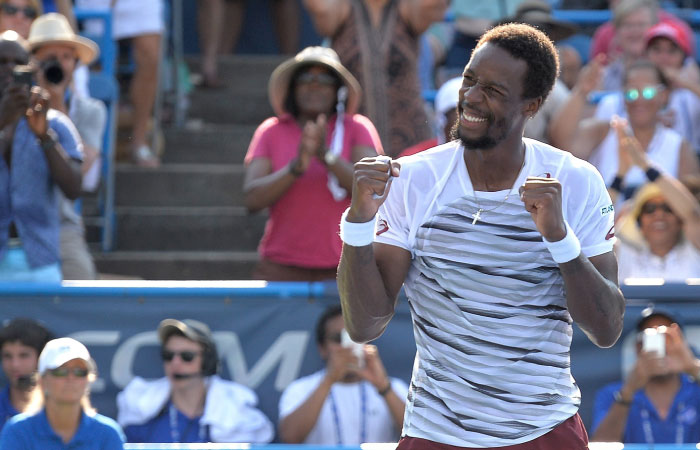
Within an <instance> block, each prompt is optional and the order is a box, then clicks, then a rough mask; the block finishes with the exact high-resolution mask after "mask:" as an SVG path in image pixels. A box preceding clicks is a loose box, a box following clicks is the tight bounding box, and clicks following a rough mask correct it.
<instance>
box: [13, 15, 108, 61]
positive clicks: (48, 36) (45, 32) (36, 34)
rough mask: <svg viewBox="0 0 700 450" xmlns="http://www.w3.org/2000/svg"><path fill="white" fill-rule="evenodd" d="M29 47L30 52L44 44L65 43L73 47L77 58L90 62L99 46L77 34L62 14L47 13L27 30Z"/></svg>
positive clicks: (96, 53)
mask: <svg viewBox="0 0 700 450" xmlns="http://www.w3.org/2000/svg"><path fill="white" fill-rule="evenodd" d="M27 41H29V47H30V48H31V50H32V52H34V51H36V50H37V48H39V47H41V46H42V45H44V44H65V45H69V46H71V47H73V48H74V49H75V52H76V53H77V54H78V59H80V61H81V62H82V63H84V64H90V63H91V62H92V61H93V60H94V59H95V58H96V57H97V55H98V54H99V52H100V51H99V48H98V47H97V44H95V43H94V42H93V41H91V40H90V39H87V38H84V37H82V36H79V35H77V34H75V33H74V32H73V28H72V27H71V26H70V24H69V23H68V19H66V18H65V17H64V16H63V15H62V14H58V13H48V14H44V15H43V16H39V17H38V18H37V19H36V20H35V21H34V22H33V23H32V27H31V28H30V30H29V39H27Z"/></svg>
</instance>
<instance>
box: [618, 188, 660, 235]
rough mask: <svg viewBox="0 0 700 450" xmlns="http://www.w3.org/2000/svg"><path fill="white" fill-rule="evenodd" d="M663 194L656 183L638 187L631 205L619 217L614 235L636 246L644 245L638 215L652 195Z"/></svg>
mask: <svg viewBox="0 0 700 450" xmlns="http://www.w3.org/2000/svg"><path fill="white" fill-rule="evenodd" d="M660 195H664V194H663V192H662V191H661V188H659V186H658V185H657V184H656V183H646V184H645V185H644V186H642V187H641V188H639V190H638V191H637V193H636V194H635V195H634V197H632V199H631V200H630V202H631V205H632V206H631V207H630V208H629V211H628V212H627V214H625V216H624V217H623V218H622V219H620V220H621V223H620V227H619V230H618V231H616V233H615V234H616V235H617V236H618V237H619V238H620V239H622V240H623V241H625V242H627V243H629V244H632V245H634V246H636V247H640V248H641V247H645V246H646V243H645V240H644V236H643V235H642V230H641V229H640V228H639V223H638V219H639V215H640V214H641V213H642V206H644V204H645V203H646V202H648V201H649V200H651V199H652V198H654V197H658V196H660Z"/></svg>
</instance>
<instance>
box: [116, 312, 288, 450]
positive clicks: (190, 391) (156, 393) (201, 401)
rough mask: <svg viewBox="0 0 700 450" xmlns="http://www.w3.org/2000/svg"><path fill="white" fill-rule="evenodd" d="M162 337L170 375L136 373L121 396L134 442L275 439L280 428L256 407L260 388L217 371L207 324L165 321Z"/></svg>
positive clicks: (257, 441) (125, 421)
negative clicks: (154, 377)
mask: <svg viewBox="0 0 700 450" xmlns="http://www.w3.org/2000/svg"><path fill="white" fill-rule="evenodd" d="M158 337H159V338H160V343H161V356H162V358H163V366H164V367H163V368H164V371H165V377H163V378H160V379H157V380H144V379H143V378H141V377H136V378H134V379H133V380H131V382H130V383H129V384H128V385H127V386H126V388H125V389H124V390H123V391H122V392H120V393H119V395H118V396H117V406H118V408H119V415H118V417H117V419H118V421H119V424H120V425H121V426H123V427H124V432H125V433H126V436H127V439H128V441H129V442H250V443H254V444H262V443H267V442H270V441H271V440H272V438H273V437H274V434H275V433H274V428H273V426H272V423H271V422H270V420H269V419H268V418H267V417H265V415H264V414H263V413H262V411H260V410H259V409H257V408H256V405H257V402H258V397H257V395H255V392H254V391H253V390H252V389H250V388H248V387H246V386H243V385H241V384H238V383H236V382H233V381H228V380H224V379H222V378H220V377H219V376H217V375H216V372H217V369H218V356H217V355H218V354H217V351H216V345H215V343H214V339H213V337H212V334H211V331H210V330H209V327H208V326H207V325H206V324H204V323H202V322H199V321H196V320H191V319H185V320H182V321H180V320H176V319H165V320H163V321H162V322H161V323H160V326H159V327H158Z"/></svg>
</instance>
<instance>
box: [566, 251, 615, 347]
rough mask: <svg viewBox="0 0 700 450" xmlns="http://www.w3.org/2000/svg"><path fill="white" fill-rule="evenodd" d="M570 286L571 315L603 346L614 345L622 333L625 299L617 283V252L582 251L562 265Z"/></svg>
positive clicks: (567, 285) (567, 295) (567, 286)
mask: <svg viewBox="0 0 700 450" xmlns="http://www.w3.org/2000/svg"><path fill="white" fill-rule="evenodd" d="M559 269H560V270H561V274H562V277H563V278H564V285H565V287H566V304H567V307H568V309H569V314H571V318H572V319H573V320H574V322H576V323H577V324H578V326H579V327H580V328H581V330H583V332H584V333H586V335H587V336H588V338H589V339H590V340H591V341H592V342H593V343H594V344H595V345H597V346H599V347H611V346H613V345H614V344H615V342H617V339H618V338H619V337H620V334H621V333H622V325H623V323H622V318H623V315H624V312H625V299H624V297H623V296H622V292H621V291H620V288H619V287H618V284H617V260H616V259H615V255H614V254H613V252H608V253H603V254H602V255H598V256H593V257H591V258H590V259H589V258H586V257H585V256H584V255H583V254H580V255H579V256H578V258H575V259H574V260H572V261H569V262H566V263H563V264H559Z"/></svg>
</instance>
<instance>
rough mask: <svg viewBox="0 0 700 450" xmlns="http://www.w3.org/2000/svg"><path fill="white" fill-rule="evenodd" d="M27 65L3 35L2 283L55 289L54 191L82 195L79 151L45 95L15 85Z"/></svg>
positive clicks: (23, 47) (13, 40)
mask: <svg viewBox="0 0 700 450" xmlns="http://www.w3.org/2000/svg"><path fill="white" fill-rule="evenodd" d="M28 61H29V52H28V46H27V43H26V41H25V40H24V39H22V38H21V37H20V36H19V35H18V34H17V33H15V32H14V31H6V32H4V33H2V34H0V92H1V93H0V155H1V157H0V280H13V281H41V282H60V281H61V269H60V258H59V214H58V208H59V203H58V200H57V197H56V195H55V189H56V188H58V189H60V190H61V191H62V192H63V194H64V195H65V196H66V197H67V198H68V199H71V200H73V199H76V198H77V197H78V196H79V195H80V193H81V182H82V177H81V174H80V165H81V162H82V144H81V141H80V137H79V135H78V132H77V131H76V130H75V127H74V126H73V124H72V123H71V121H70V119H69V118H68V117H66V115H65V114H63V113H61V112H59V111H56V110H53V109H50V108H49V94H48V93H47V92H46V90H45V89H42V88H41V87H39V86H34V87H32V88H31V91H30V89H29V86H28V84H26V83H24V82H22V81H21V77H18V78H17V79H15V78H14V75H13V73H14V72H13V71H14V69H15V67H16V66H18V65H23V64H26V63H27V62H28ZM30 73H31V72H30Z"/></svg>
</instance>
